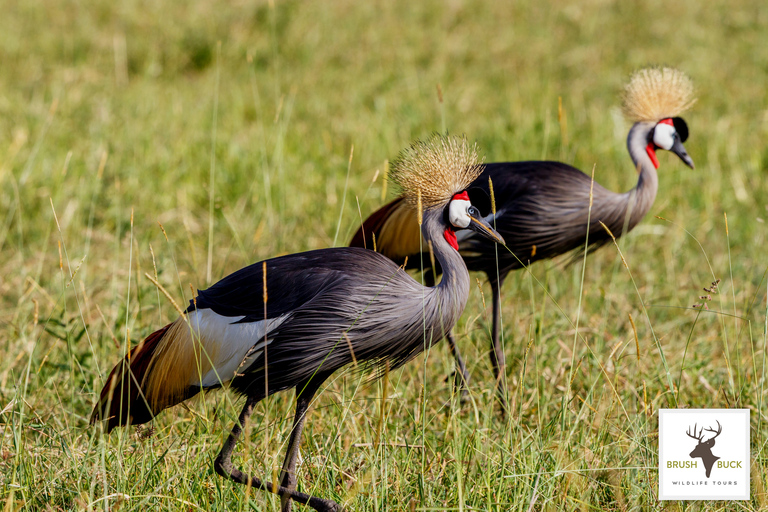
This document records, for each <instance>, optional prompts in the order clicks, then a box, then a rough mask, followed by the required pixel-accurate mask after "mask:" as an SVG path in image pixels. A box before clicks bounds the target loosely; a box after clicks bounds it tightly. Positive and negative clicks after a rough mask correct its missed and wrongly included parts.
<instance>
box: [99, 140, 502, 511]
mask: <svg viewBox="0 0 768 512" xmlns="http://www.w3.org/2000/svg"><path fill="white" fill-rule="evenodd" d="M480 171H481V168H480V167H479V166H478V165H477V155H476V152H475V148H474V146H471V145H469V144H468V143H467V142H466V140H464V139H459V138H448V137H434V138H432V139H431V140H429V141H427V142H420V143H416V144H414V145H412V146H411V147H410V149H407V150H405V151H404V152H402V153H401V154H400V156H399V157H398V159H397V160H396V161H395V162H394V164H393V168H392V174H391V177H392V179H393V180H394V181H395V182H396V183H397V184H399V185H400V187H401V189H402V190H403V192H404V201H407V202H409V204H410V205H411V210H410V211H411V212H414V211H415V210H418V211H419V215H418V220H419V224H421V232H422V234H423V236H424V238H425V240H426V241H427V242H428V243H429V244H431V247H432V249H433V252H434V255H435V258H436V259H437V261H438V262H439V264H440V267H441V269H442V272H443V279H442V281H441V282H440V284H439V285H438V286H436V287H433V288H425V287H424V286H422V285H421V284H419V283H417V282H416V281H415V280H414V279H413V278H412V277H411V276H409V275H408V274H407V273H406V272H404V271H403V270H402V269H401V268H399V267H398V266H397V265H395V264H394V263H393V262H392V260H390V259H388V258H386V257H384V256H382V255H381V254H378V253H376V252H373V251H369V250H365V249H359V248H334V249H323V250H318V251H311V252H305V253H299V254H293V255H288V256H282V257H279V258H274V259H271V260H267V261H264V262H261V263H256V264H254V265H251V266H248V267H246V268H243V269H241V270H239V271H237V272H235V273H233V274H231V275H230V276H228V277H226V278H224V279H222V280H221V281H219V282H218V283H216V284H214V285H213V286H212V287H210V288H208V289H207V290H202V291H200V292H199V294H198V296H197V297H196V298H195V299H193V300H192V301H190V306H189V307H188V308H187V310H186V312H185V314H184V315H183V316H182V317H180V318H179V319H177V320H176V321H175V322H173V323H171V324H169V325H167V326H165V327H163V328H162V329H160V330H158V331H156V332H155V333H153V334H151V335H150V336H149V337H147V338H146V339H145V340H144V341H143V342H142V343H140V344H139V345H138V346H137V347H135V348H134V349H133V350H131V352H130V353H129V354H128V355H127V356H126V357H125V359H124V360H122V361H121V362H120V363H118V364H117V365H116V366H115V368H114V369H113V370H112V372H111V374H110V376H109V377H108V379H107V381H106V384H105V386H104V389H103V390H102V392H101V397H100V399H99V401H98V403H97V404H96V406H95V408H94V411H93V415H92V418H91V421H92V422H96V421H98V420H100V419H103V420H105V421H106V430H107V432H109V431H111V430H112V429H113V428H115V427H117V426H122V425H129V424H140V423H145V422H148V421H150V420H151V419H152V418H153V417H154V416H155V415H157V414H158V413H159V412H160V411H162V410H163V409H165V408H168V407H171V406H173V405H175V404H177V403H179V402H182V401H184V400H186V399H188V398H190V397H192V396H194V395H195V394H197V393H199V392H200V391H202V390H209V389H214V388H218V387H221V386H222V385H224V384H227V383H228V384H229V385H230V386H231V387H232V388H233V389H234V390H235V391H237V392H238V393H240V394H243V395H245V396H246V402H245V406H244V407H243V410H242V412H241V413H240V417H239V419H238V421H237V423H236V424H235V426H234V428H233V429H232V432H231V434H230V435H229V437H228V438H227V440H226V442H225V443H224V446H223V447H222V449H221V452H220V453H219V455H218V456H217V458H216V461H215V469H216V472H217V473H219V474H220V475H222V476H225V477H228V478H230V479H232V480H234V481H235V482H238V483H241V484H245V485H250V486H252V487H255V488H259V489H264V490H267V491H270V492H274V493H277V494H279V495H280V496H281V502H282V510H283V511H284V512H285V511H289V510H290V509H291V499H294V500H296V501H298V502H300V503H305V504H307V505H309V506H310V507H312V508H314V509H316V510H320V511H333V510H339V509H340V506H339V505H338V504H337V503H335V502H333V501H331V500H326V499H322V498H318V497H315V496H310V495H308V494H305V493H302V492H298V491H296V489H295V487H296V475H295V471H296V459H297V454H298V449H299V444H300V439H301V432H302V428H303V425H304V420H305V417H306V413H307V409H308V407H309V405H310V402H311V400H312V398H313V397H314V395H315V393H316V392H317V390H318V389H319V387H320V386H321V385H322V383H323V382H324V381H325V380H326V379H327V378H328V377H329V376H330V375H331V374H332V373H333V372H335V371H336V370H338V369H340V368H342V367H344V366H346V365H348V364H350V363H352V362H353V361H356V362H358V363H362V364H363V367H364V368H365V367H378V368H381V367H382V366H388V367H389V368H396V367H398V366H400V365H402V364H404V363H405V362H407V361H408V360H410V359H412V358H413V357H414V356H416V355H417V354H419V353H420V352H422V351H423V350H425V349H426V348H427V347H428V346H430V345H431V344H432V342H434V341H438V340H440V339H441V338H442V337H444V336H445V335H446V334H447V333H448V332H449V331H450V329H451V328H452V326H453V325H454V324H455V323H456V321H457V320H458V318H459V317H460V316H461V313H462V311H463V309H464V306H465V304H466V301H467V297H468V294H469V273H468V271H467V267H466V265H465V263H464V261H463V260H462V258H461V256H460V255H459V253H458V245H457V242H456V235H455V230H456V229H463V228H469V229H471V230H473V231H475V232H477V233H478V234H480V235H481V236H483V237H487V238H488V239H489V240H493V241H494V242H498V243H504V240H503V239H502V237H501V236H500V235H499V234H498V233H497V232H496V231H494V229H493V228H491V227H490V225H489V224H488V223H487V221H485V220H483V219H482V218H481V217H480V214H479V211H478V210H477V209H476V208H475V207H473V206H472V205H471V203H470V201H469V198H468V196H467V194H466V193H465V192H463V191H464V189H465V188H466V187H467V186H468V185H469V184H470V183H471V182H472V181H473V180H474V179H475V178H476V177H477V176H478V174H479V173H480ZM422 221H423V222H422ZM412 222H413V224H417V215H416V214H414V215H413V219H412ZM290 388H295V389H296V413H295V419H294V424H293V430H292V432H291V436H290V441H289V444H288V448H287V451H286V456H285V460H284V463H283V468H282V473H281V477H280V478H281V481H280V485H277V486H273V484H271V483H268V482H262V481H261V480H260V479H258V478H254V477H250V476H248V475H246V474H244V473H243V472H241V471H240V470H239V469H237V468H235V467H234V466H233V464H232V461H231V456H232V451H233V449H234V447H235V444H236V442H237V439H238V437H239V436H240V434H241V432H242V429H243V427H244V425H245V422H246V421H247V419H248V417H249V416H250V414H251V413H252V412H253V408H254V406H255V405H256V404H257V403H258V402H259V401H260V400H262V399H263V398H265V397H267V396H270V395H272V394H273V393H276V392H278V391H282V390H286V389H290Z"/></svg>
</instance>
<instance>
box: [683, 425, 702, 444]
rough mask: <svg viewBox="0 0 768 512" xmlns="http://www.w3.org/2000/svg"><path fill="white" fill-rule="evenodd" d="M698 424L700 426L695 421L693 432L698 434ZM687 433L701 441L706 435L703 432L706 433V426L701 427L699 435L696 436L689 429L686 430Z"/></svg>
mask: <svg viewBox="0 0 768 512" xmlns="http://www.w3.org/2000/svg"><path fill="white" fill-rule="evenodd" d="M697 426H698V423H695V424H694V425H693V433H694V434H696V427H697ZM689 430H690V429H689ZM685 434H686V435H687V436H688V437H692V438H694V439H695V440H697V441H698V442H699V443H701V439H702V438H703V437H704V435H703V434H704V427H701V430H700V431H699V435H698V436H696V435H691V433H690V432H689V431H687V430H686V432H685Z"/></svg>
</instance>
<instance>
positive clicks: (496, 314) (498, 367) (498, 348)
mask: <svg viewBox="0 0 768 512" xmlns="http://www.w3.org/2000/svg"><path fill="white" fill-rule="evenodd" d="M490 281H491V289H492V290H493V327H492V330H491V365H492V366H493V376H494V378H495V379H496V394H497V396H498V399H499V404H500V405H501V415H502V417H503V416H505V415H506V414H507V412H509V411H508V407H509V405H508V403H507V362H506V361H507V359H506V355H505V354H504V344H503V343H502V340H501V339H500V336H499V334H500V331H501V285H503V284H504V278H503V277H501V278H500V279H499V280H498V281H497V280H496V279H491V280H490Z"/></svg>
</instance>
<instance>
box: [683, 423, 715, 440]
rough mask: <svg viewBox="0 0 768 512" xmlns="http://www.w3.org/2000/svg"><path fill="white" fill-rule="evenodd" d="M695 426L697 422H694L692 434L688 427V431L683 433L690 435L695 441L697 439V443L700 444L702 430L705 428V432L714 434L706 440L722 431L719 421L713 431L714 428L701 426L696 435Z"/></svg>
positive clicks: (702, 434) (702, 435) (702, 436)
mask: <svg viewBox="0 0 768 512" xmlns="http://www.w3.org/2000/svg"><path fill="white" fill-rule="evenodd" d="M715 421H717V420H715ZM697 426H698V423H695V424H694V425H693V434H691V432H690V428H689V429H688V431H686V432H685V434H686V435H687V436H688V437H691V438H693V439H695V440H696V441H698V442H699V444H701V440H702V439H703V438H704V430H706V431H707V432H713V433H714V434H715V435H714V436H713V437H711V438H709V439H707V441H711V440H713V439H714V438H715V437H717V436H719V435H720V433H721V432H722V431H723V426H722V425H720V422H719V421H718V422H717V431H715V430H713V429H711V428H708V429H705V428H704V427H701V430H699V433H698V435H696V427H697Z"/></svg>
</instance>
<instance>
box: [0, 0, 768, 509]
mask: <svg viewBox="0 0 768 512" xmlns="http://www.w3.org/2000/svg"><path fill="white" fill-rule="evenodd" d="M0 12H2V15H1V17H0V185H1V187H0V353H1V354H2V358H1V359H0V506H2V507H3V510H4V511H13V510H120V511H127V510H140V511H145V510H168V511H170V510H184V511H187V510H216V511H218V510H222V511H223V510H228V511H241V510H242V511H244V510H278V509H279V500H278V499H276V498H274V497H273V496H268V495H266V493H263V492H250V493H249V494H246V493H245V492H244V491H245V490H244V489H243V488H242V487H240V486H236V485H234V484H231V483H229V482H225V481H224V480H223V479H221V478H220V477H218V476H217V475H216V474H215V473H214V471H213V464H212V463H213V458H214V457H215V455H216V453H217V452H218V450H219V448H220V445H221V443H222V441H223V439H224V435H225V432H227V431H228V430H229V429H230V428H231V425H232V423H233V421H234V418H235V417H236V415H237V413H238V412H239V409H240V407H241V400H238V399H237V398H236V397H235V396H234V395H233V394H231V393H229V392H222V391H217V392H212V393H210V394H208V395H206V396H204V397H201V398H197V399H195V400H192V401H191V402H190V403H189V408H188V409H185V408H183V407H176V408H174V409H172V410H169V411H167V412H165V413H164V414H163V415H161V416H160V417H159V418H158V419H157V420H156V421H155V422H154V424H153V428H152V430H149V429H146V428H145V429H143V430H140V431H137V430H135V429H125V430H122V431H119V432H117V431H116V432H115V433H113V434H111V435H110V436H103V435H101V434H100V429H99V428H93V427H90V426H89V425H88V423H87V419H88V415H89V414H90V409H91V407H92V405H93V403H94V402H95V397H96V394H97V393H98V391H99V390H100V389H101V386H102V384H103V379H104V378H105V372H108V371H109V369H110V368H111V367H112V365H113V364H114V363H115V362H116V361H117V360H118V358H119V357H121V356H122V355H123V354H124V353H125V350H126V348H127V347H128V346H129V345H131V344H135V343H137V342H138V341H139V340H140V339H141V338H143V337H144V336H146V335H147V334H149V333H150V332H152V331H153V330H155V329H156V328H158V327H160V326H162V325H165V324H166V323H168V322H169V321H170V320H171V319H173V318H175V316H176V315H177V313H176V310H175V309H174V307H173V305H172V304H171V303H170V302H169V301H168V300H167V299H166V298H165V297H164V296H163V295H162V294H161V293H160V292H159V291H158V289H157V288H156V287H155V286H154V285H153V284H152V282H151V281H150V280H149V279H148V278H147V277H145V273H146V274H149V275H151V276H153V278H154V276H157V279H158V281H159V282H160V283H161V284H162V285H163V287H165V288H166V289H167V290H169V291H170V293H171V295H172V296H173V297H174V299H175V301H176V302H177V303H178V304H185V303H186V301H188V300H189V299H190V298H191V296H192V291H191V288H192V287H194V288H205V287H207V286H208V285H209V284H211V283H212V282H215V281H216V280H218V279H219V278H221V277H223V276H225V275H226V274H228V273H229V272H231V271H233V270H235V269H238V268H240V267H242V266H244V265H246V264H248V263H251V262H254V261H259V260H261V259H264V258H267V257H270V256H274V255H278V254H284V253H289V252H296V251H302V250H308V249H316V248H322V247H329V246H334V245H336V246H338V245H344V244H345V242H346V241H348V240H349V237H350V236H351V234H352V233H353V232H354V230H355V229H356V226H357V225H358V224H359V222H360V218H361V216H365V215H367V214H369V213H370V212H371V211H373V210H374V209H375V208H377V207H378V206H379V205H381V204H382V181H383V180H382V178H381V176H382V171H383V170H384V167H385V161H386V160H387V159H391V158H393V157H394V156H395V155H396V154H397V152H398V151H399V150H400V149H401V148H403V147H404V146H406V145H407V144H408V143H409V142H410V141H411V140H413V139H415V138H419V137H424V136H426V135H428V134H429V133H431V132H433V131H442V130H444V129H445V130H448V131H449V132H451V133H457V134H460V133H464V134H467V136H468V137H469V138H470V139H474V140H477V142H478V143H479V145H480V147H481V148H482V149H483V151H484V154H485V158H486V161H502V160H521V159H541V158H549V159H558V160H563V161H565V162H568V163H571V164H573V165H576V166H577V167H579V168H581V169H584V170H586V171H587V172H589V170H591V169H592V167H593V166H594V167H595V176H596V180H597V181H599V182H600V183H601V184H603V185H604V186H606V187H607V188H609V189H612V190H615V191H620V190H621V191H623V190H627V189H629V188H631V187H632V186H634V182H635V180H636V175H635V173H634V171H633V167H632V164H631V161H630V160H629V157H628V155H627V153H626V149H625V137H626V131H627V129H628V128H629V125H628V124H627V123H626V122H625V121H624V120H623V119H622V118H621V115H620V112H619V110H618V106H619V98H618V94H619V91H620V89H621V85H622V83H623V82H624V80H626V78H627V77H628V76H629V74H630V73H631V72H632V71H633V70H634V69H636V68H638V67H641V66H644V65H647V64H654V63H661V64H669V65H673V66H677V67H680V68H681V69H683V70H685V71H686V72H687V73H689V74H690V75H691V77H692V78H693V80H694V82H695V84H696V86H697V91H698V97H699V101H698V103H697V104H696V106H695V107H694V109H693V110H691V111H690V112H689V113H687V114H686V116H685V117H686V120H687V121H688V124H689V127H690V129H691V136H690V139H689V141H688V142H687V144H686V146H687V149H688V151H689V153H690V154H691V156H692V157H693V159H694V161H695V162H696V166H697V167H696V169H695V170H691V169H688V168H686V167H685V166H684V165H683V164H682V163H681V162H680V161H679V160H678V159H677V158H676V157H675V156H674V155H671V154H666V153H665V154H660V161H661V168H660V169H659V180H660V186H659V194H658V197H657V200H656V203H655V205H654V206H653V208H652V209H651V212H650V214H649V215H648V216H647V217H646V219H645V221H644V222H643V223H642V224H641V225H640V226H639V227H638V228H637V229H635V231H633V232H632V233H631V234H630V235H628V236H627V237H626V238H624V239H622V240H620V242H619V247H620V250H621V253H622V254H623V255H624V258H625V260H626V267H625V266H624V265H623V264H622V260H621V257H620V256H619V252H618V250H617V247H616V246H610V245H609V246H607V247H606V248H604V249H602V250H601V251H599V252H598V253H596V254H594V255H592V256H590V257H589V258H588V259H587V260H586V263H585V264H583V263H581V262H579V263H577V264H576V265H573V266H566V265H565V264H564V262H562V261H560V262H552V263H539V264H536V265H534V266H532V267H531V268H530V272H527V271H521V272H518V273H517V274H515V275H513V276H512V277H511V278H510V279H508V280H507V284H506V286H505V288H504V290H503V296H504V308H503V320H504V332H503V335H504V339H505V345H506V351H507V361H508V368H507V371H508V381H509V393H510V400H511V404H512V408H513V410H514V413H513V414H512V415H510V417H508V418H507V419H506V420H502V419H501V418H500V417H499V415H498V414H497V412H496V411H495V409H494V400H493V392H492V390H493V382H492V379H491V370H490V363H489V360H488V356H487V349H488V346H487V345H488V331H489V320H490V307H489V305H490V296H489V293H490V292H489V287H488V286H487V284H484V283H483V286H481V287H480V288H474V289H473V291H472V293H471V296H470V300H469V303H468V305H467V309H466V312H465V314H464V316H463V318H462V321H461V322H460V324H459V326H458V327H457V339H458V342H459V344H460V347H461V349H462V351H463V352H464V355H465V357H466V358H467V359H468V363H469V368H470V371H471V374H472V379H473V381H472V385H471V392H472V394H471V396H472V402H471V403H470V404H469V405H465V406H461V405H460V404H458V403H457V402H456V400H453V401H451V385H450V382H446V381H445V377H446V376H447V375H449V374H450V373H451V371H452V369H453V361H452V358H451V356H450V353H449V351H448V349H447V346H446V345H444V344H440V345H436V346H435V347H433V349H432V350H431V351H430V352H429V353H428V354H427V355H426V357H420V358H418V359H417V360H416V361H414V362H412V363H410V364H408V365H407V366H406V367H404V368H403V369H401V370H399V371H397V372H393V373H392V374H390V375H389V376H388V378H387V379H386V380H382V381H378V382H376V383H369V382H368V381H367V380H366V379H365V378H361V377H360V376H358V375H357V374H355V373H354V372H352V371H349V372H340V373H338V374H337V375H336V376H335V378H334V379H332V381H329V383H328V385H327V387H326V388H324V390H323V392H322V393H321V395H320V396H319V398H318V399H317V400H316V402H315V404H314V407H313V410H312V411H311V413H310V417H309V420H308V423H307V428H306V430H305V434H304V442H303V445H302V456H303V464H302V465H301V468H300V472H299V486H300V489H303V490H305V491H308V492H312V493H314V494H317V495H320V496H323V497H328V498H332V499H334V500H336V501H339V502H340V503H343V504H345V505H346V506H347V507H348V508H349V509H350V510H355V511H358V510H359V511H369V510H370V511H384V510H406V511H411V510H445V509H452V510H462V511H463V510H467V511H469V510H498V511H506V510H521V511H528V510H576V509H578V510H585V511H586V510H618V511H624V510H647V509H671V510H676V509H684V510H758V509H763V508H765V507H768V494H766V485H768V481H767V480H768V478H767V477H766V470H767V469H768V454H766V452H765V447H766V443H767V442H768V423H767V421H766V420H768V418H767V417H766V415H767V414H768V406H766V400H767V399H768V389H766V377H768V375H767V373H768V372H767V371H766V344H767V343H768V335H767V334H766V331H767V326H768V310H767V307H768V306H767V304H766V291H767V290H768V282H767V281H766V272H768V259H766V255H765V248H766V246H767V245H766V237H767V235H768V226H767V225H766V220H768V146H766V143H765V141H766V140H768V88H766V84H767V83H768V44H766V34H768V4H766V3H765V2H763V1H759V0H752V1H749V0H729V1H717V2H700V1H696V0H680V1H677V2H661V1H658V0H649V1H647V2H621V1H609V0H587V1H584V2H573V3H569V2H564V1H555V2H553V3H547V2H536V1H530V0H522V1H519V2H514V4H510V5H506V4H505V3H502V2H486V3H480V2H462V1H457V0H448V1H443V2H440V1H432V0H429V1H425V2H418V3H415V2H407V1H400V0H398V1H394V2H355V1H350V0H339V1H335V2H317V1H308V2H299V1H295V0H290V1H284V2H282V1H277V2H260V1H250V0H240V1H236V2H223V3H219V4H216V5H214V3H213V2H203V1H199V0H193V1H191V2H184V3H181V2H179V3H171V2H163V3H156V2H148V1H127V2H121V3H115V2H107V1H103V0H94V1H90V2H75V1H71V0H66V1H60V2H55V1H52V0H46V1H42V2H12V1H4V2H1V3H0ZM438 91H439V93H438ZM441 99H442V101H441ZM559 100H561V101H562V111H561V112H560V114H561V115H559V111H558V101H559ZM389 195H390V196H391V191H390V193H389ZM657 216H658V217H663V219H659V218H657ZM726 216H727V217H726ZM477 277H481V276H477ZM716 279H720V283H719V287H718V293H717V294H714V295H713V296H712V300H711V301H709V303H708V308H709V309H708V310H706V311H704V310H702V308H692V306H693V305H694V304H701V303H702V300H701V299H699V296H700V295H702V294H703V293H704V292H702V288H703V287H708V286H709V285H710V283H711V282H712V281H715V280H716ZM632 321H634V324H635V325H636V332H637V340H636V338H635V334H634V329H633V327H632ZM638 350H639V351H638ZM664 360H665V361H666V367H665V363H664V362H663V361H664ZM669 382H672V383H673V386H671V387H670V386H669ZM446 402H448V405H446ZM662 407H748V408H750V409H751V410H752V414H751V421H752V423H751V434H752V461H753V467H752V473H751V474H752V499H751V501H749V502H738V503H737V502H696V503H689V504H685V503H682V502H671V503H660V502H658V501H657V492H658V486H657V469H656V465H657V461H658V459H657V455H656V447H657V437H656V435H657V419H658V416H657V414H656V412H657V410H658V409H659V408H662ZM292 408H293V395H292V394H291V393H284V394H281V395H278V396H275V397H272V398H271V399H269V400H266V401H264V402H262V403H261V404H260V405H259V406H258V409H257V411H256V413H255V414H254V420H253V423H252V425H251V426H250V428H249V435H248V437H247V440H244V441H243V442H242V443H241V444H240V446H239V449H238V451H237V454H236V459H235V460H236V463H238V464H241V465H242V466H243V467H244V468H246V469H247V470H248V471H250V472H252V473H254V474H258V475H265V476H268V477H269V478H271V477H272V475H273V474H274V472H275V471H277V470H278V469H279V467H280V464H281V463H282V456H283V450H284V447H285V443H286V441H287V434H288V431H289V428H290V419H291V418H292ZM296 508H297V509H299V508H300V506H297V507H296Z"/></svg>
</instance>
